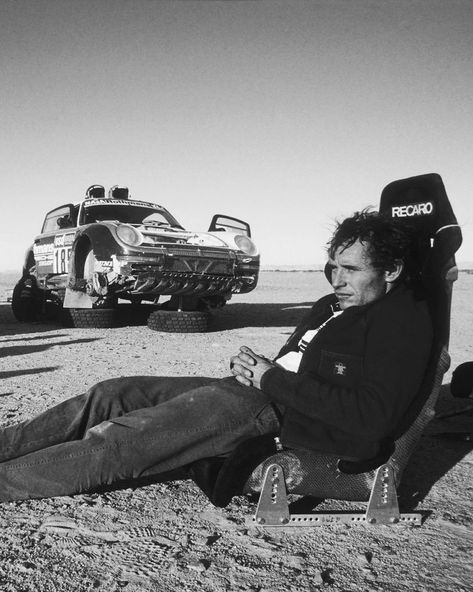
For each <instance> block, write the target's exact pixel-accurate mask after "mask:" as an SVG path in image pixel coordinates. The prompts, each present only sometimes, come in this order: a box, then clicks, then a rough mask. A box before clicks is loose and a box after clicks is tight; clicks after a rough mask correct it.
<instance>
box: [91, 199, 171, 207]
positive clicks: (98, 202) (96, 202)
mask: <svg viewBox="0 0 473 592" xmlns="http://www.w3.org/2000/svg"><path fill="white" fill-rule="evenodd" d="M116 205H120V206H139V207H143V206H147V207H149V208H157V207H158V208H159V207H160V206H158V205H157V204H153V203H150V202H147V201H133V200H131V199H106V198H101V199H88V200H87V201H85V202H84V206H85V207H89V206H116Z"/></svg>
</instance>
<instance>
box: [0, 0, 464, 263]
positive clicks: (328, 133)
mask: <svg viewBox="0 0 473 592" xmlns="http://www.w3.org/2000/svg"><path fill="white" fill-rule="evenodd" d="M472 53H473V2H471V1H470V0H448V1H445V0H407V1H404V0H390V1H388V0H386V1H383V0H325V1H323V0H320V1H319V0H311V1H301V0H284V1H279V0H208V1H207V0H195V1H193V0H169V1H168V0H2V2H1V3H0V76H1V85H0V104H1V109H0V125H1V128H0V129H1V134H0V162H1V163H2V166H1V177H2V187H3V191H2V197H1V205H2V214H3V229H2V230H3V231H2V234H1V238H0V241H1V249H0V271H6V270H18V272H20V271H21V267H22V264H23V257H24V253H25V251H26V249H27V248H28V246H29V245H30V244H31V243H32V241H33V239H34V237H35V236H36V235H37V234H38V233H39V230H40V228H41V224H42V221H43V218H44V215H45V213H46V212H48V211H49V210H51V209H53V208H55V207H56V206H59V205H62V204H64V203H69V202H77V201H79V200H81V199H82V197H83V196H84V194H85V190H86V188H87V187H88V186H89V185H92V184H96V183H97V184H101V185H104V186H105V187H107V188H108V187H110V186H112V185H115V184H119V185H125V186H127V187H129V189H130V192H131V194H132V196H133V197H134V198H136V199H143V200H145V201H154V202H156V203H158V204H161V205H164V206H165V207H167V208H168V209H169V210H170V211H171V212H172V213H173V215H174V216H175V217H176V218H177V219H178V220H179V222H180V223H181V224H182V225H183V226H185V227H186V228H187V229H189V230H204V231H205V230H207V228H208V224H209V222H210V219H211V217H212V215H213V214H214V213H222V214H228V215H233V216H235V217H237V218H241V219H244V220H247V221H248V222H249V223H250V225H251V227H252V236H253V238H254V240H255V242H256V244H257V245H258V247H259V249H260V251H261V255H262V263H263V265H304V266H306V265H312V264H317V263H322V262H323V261H324V260H325V250H324V245H325V243H326V241H327V240H328V238H329V236H330V233H331V231H332V229H333V227H334V221H335V220H337V219H341V218H343V217H345V216H347V215H349V214H351V213H352V212H353V211H355V210H359V209H362V208H363V207H365V206H368V205H373V206H375V207H376V206H377V204H378V202H379V196H380V193H381V191H382V189H383V187H384V186H385V185H387V184H388V183H389V182H391V181H393V180H395V179H401V178H405V177H410V176H413V175H418V174H424V173H430V172H436V173H439V174H440V175H441V176H442V178H443V181H444V183H445V186H446V189H447V193H448V195H449V197H450V201H451V203H452V205H453V208H454V211H455V213H456V215H457V218H458V221H459V223H460V225H461V226H462V230H463V235H464V242H463V245H462V247H461V249H460V251H459V253H458V255H457V261H458V262H459V263H461V262H462V261H466V262H470V261H473V238H472V237H473V208H472V205H471V203H472V199H471V193H472V189H473V61H472Z"/></svg>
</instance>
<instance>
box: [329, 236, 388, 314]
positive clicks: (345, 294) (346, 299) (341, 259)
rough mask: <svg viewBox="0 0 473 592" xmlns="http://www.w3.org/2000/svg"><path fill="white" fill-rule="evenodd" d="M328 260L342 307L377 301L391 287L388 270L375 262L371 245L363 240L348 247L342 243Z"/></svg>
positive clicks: (333, 283) (332, 279)
mask: <svg viewBox="0 0 473 592" xmlns="http://www.w3.org/2000/svg"><path fill="white" fill-rule="evenodd" d="M328 264H329V267H330V268H331V274H332V275H331V281H332V286H333V289H334V292H335V295H336V296H337V298H338V301H339V303H340V308H341V309H342V310H345V309H347V308H350V307H351V306H362V305H363V304H368V303H370V302H374V301H375V300H378V298H381V296H384V295H385V294H386V292H387V291H388V289H389V287H390V286H389V284H388V283H387V282H386V277H385V275H386V274H385V273H384V272H383V271H381V270H379V269H376V268H375V267H373V266H372V264H371V259H370V257H369V255H368V253H367V247H366V245H365V244H363V243H361V242H360V241H356V242H355V243H353V244H352V245H351V246H350V247H347V248H346V249H343V247H339V248H338V249H337V250H336V251H335V254H334V256H333V259H332V258H330V259H329V261H328Z"/></svg>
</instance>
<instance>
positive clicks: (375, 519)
mask: <svg viewBox="0 0 473 592" xmlns="http://www.w3.org/2000/svg"><path fill="white" fill-rule="evenodd" d="M253 521H254V522H256V524H258V525H259V526H263V527H271V528H274V527H284V528H287V527H295V526H305V527H307V526H322V525H324V524H330V523H332V524H333V523H344V524H370V525H391V526H392V525H395V524H408V525H410V526H420V525H421V523H422V515H421V514H419V513H405V514H401V513H400V512H399V505H398V501H397V492H396V483H395V476H394V471H393V468H392V466H391V465H390V464H389V463H386V464H384V465H381V466H380V467H379V468H378V469H377V470H376V474H375V478H374V481H373V486H372V488H371V495H370V499H369V501H368V504H367V508H366V512H364V513H363V512H362V511H358V512H351V513H350V512H314V513H312V514H290V512H289V503H288V500H287V491H286V484H285V477H284V470H283V468H282V467H281V465H279V464H277V463H274V464H271V465H270V466H269V467H268V468H267V470H266V473H265V476H264V480H263V486H262V489H261V495H260V498H259V502H258V506H257V508H256V513H255V515H254V518H253Z"/></svg>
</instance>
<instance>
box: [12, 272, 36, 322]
mask: <svg viewBox="0 0 473 592" xmlns="http://www.w3.org/2000/svg"><path fill="white" fill-rule="evenodd" d="M11 308H12V312H13V316H14V317H15V319H16V320H17V321H19V322H20V323H28V322H33V321H37V320H38V315H39V313H40V311H41V300H40V299H39V297H38V285H37V282H36V278H35V277H34V276H32V275H28V276H25V277H23V278H21V280H20V281H19V282H17V284H16V286H15V287H14V288H13V294H12V301H11Z"/></svg>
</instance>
